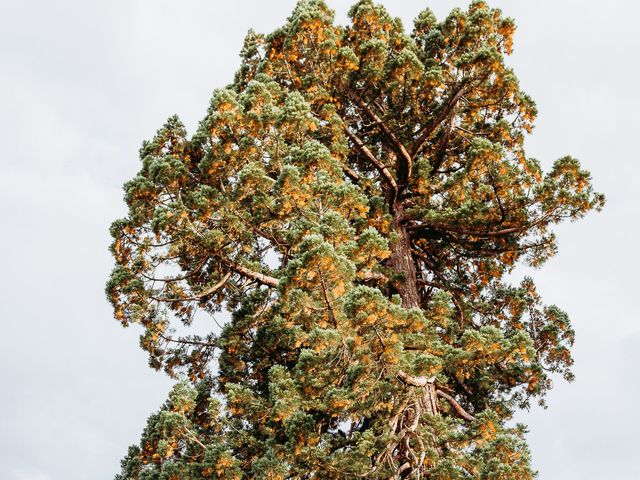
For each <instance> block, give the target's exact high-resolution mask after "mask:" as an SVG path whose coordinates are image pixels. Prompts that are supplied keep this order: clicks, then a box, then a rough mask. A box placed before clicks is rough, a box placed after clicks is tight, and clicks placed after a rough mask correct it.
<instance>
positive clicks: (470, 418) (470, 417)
mask: <svg viewBox="0 0 640 480" xmlns="http://www.w3.org/2000/svg"><path fill="white" fill-rule="evenodd" d="M436 394H437V395H438V396H439V397H442V398H444V399H445V400H446V401H447V402H449V403H450V404H451V406H452V407H453V409H454V410H455V411H456V413H457V414H458V415H460V416H461V417H462V418H464V419H465V420H467V421H468V422H473V421H474V420H475V419H476V417H474V416H473V415H471V414H470V413H468V412H467V411H466V410H465V409H464V408H462V406H460V404H459V403H458V402H456V400H455V398H453V397H452V396H451V395H448V394H446V393H444V392H443V391H442V390H436Z"/></svg>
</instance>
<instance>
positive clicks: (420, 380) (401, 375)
mask: <svg viewBox="0 0 640 480" xmlns="http://www.w3.org/2000/svg"><path fill="white" fill-rule="evenodd" d="M396 377H397V378H398V380H400V381H401V382H402V383H404V384H405V385H411V386H412V387H426V386H427V385H428V384H429V383H433V382H435V381H436V377H414V376H412V375H409V374H408V373H405V372H403V371H402V370H400V371H398V373H397V374H396Z"/></svg>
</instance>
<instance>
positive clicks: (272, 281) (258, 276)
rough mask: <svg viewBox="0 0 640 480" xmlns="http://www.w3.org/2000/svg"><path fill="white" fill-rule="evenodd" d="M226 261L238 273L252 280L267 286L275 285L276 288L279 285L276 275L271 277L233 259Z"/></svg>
mask: <svg viewBox="0 0 640 480" xmlns="http://www.w3.org/2000/svg"><path fill="white" fill-rule="evenodd" d="M225 263H226V264H227V265H229V267H230V268H231V269H233V270H234V271H235V272H236V273H238V274H240V275H242V276H244V277H247V278H250V279H251V280H255V281H256V282H258V283H261V284H262V285H265V286H267V287H273V288H276V287H277V286H278V283H279V281H278V279H277V278H275V277H270V276H269V275H265V274H264V273H260V272H254V271H253V270H250V269H248V268H247V267H243V266H242V265H238V264H237V263H235V262H231V261H228V260H227V261H225Z"/></svg>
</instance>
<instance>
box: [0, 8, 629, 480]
mask: <svg viewBox="0 0 640 480" xmlns="http://www.w3.org/2000/svg"><path fill="white" fill-rule="evenodd" d="M294 3H295V2H294V0H286V1H280V0H278V1H264V0H235V1H224V2H222V1H217V0H208V1H204V0H180V1H175V0H174V1H167V0H92V1H87V0H57V1H50V0H0V222H1V223H0V228H1V231H2V235H0V252H1V255H2V256H3V259H2V262H1V265H2V274H1V275H0V322H1V324H0V326H1V328H0V339H1V340H2V343H1V346H0V478H2V479H6V480H85V479H86V480H89V479H91V480H94V479H110V478H112V477H113V475H114V474H115V473H116V472H117V471H118V464H119V459H120V458H121V457H122V456H123V455H124V453H125V452H126V448H127V446H128V445H129V444H130V443H133V442H136V441H137V440H138V438H139V435H140V433H141V431H142V428H143V425H144V423H145V421H146V418H147V416H148V414H149V413H151V412H152V411H154V410H155V409H156V408H157V407H158V406H159V405H160V404H161V403H162V402H163V400H164V398H165V396H166V393H167V391H168V389H169V387H170V384H171V383H170V381H169V380H168V379H167V378H166V377H164V376H163V375H162V374H160V373H157V372H154V371H152V370H151V369H149V368H148V367H147V365H146V356H145V355H144V354H143V352H142V351H141V350H140V349H139V347H138V333H139V332H138V331H137V330H136V329H135V328H130V329H126V330H125V329H122V328H121V327H120V326H119V325H118V323H117V322H116V321H115V320H113V319H112V316H111V310H110V306H109V305H108V304H107V301H106V300H105V296H104V293H103V292H104V283H105V280H106V278H107V276H108V274H109V271H110V269H111V266H112V261H111V258H110V256H109V253H108V251H107V246H108V244H109V241H110V240H109V234H108V227H109V224H110V223H111V221H112V220H114V219H116V218H118V217H120V216H122V215H124V213H125V209H124V204H123V201H122V190H121V185H122V184H123V183H124V182H125V181H126V180H128V179H129V178H131V177H132V176H133V175H134V174H135V173H136V171H137V170H138V167H139V165H138V160H137V150H138V148H139V146H140V143H141V141H142V140H143V139H145V138H150V137H151V136H152V135H153V133H154V132H155V131H156V129H157V128H158V127H160V126H161V125H162V123H163V122H164V120H165V119H166V117H168V116H169V115H171V114H173V113H177V114H179V115H180V116H181V118H182V119H183V120H184V121H185V123H186V125H187V127H188V128H189V130H190V132H193V131H194V128H195V126H196V124H197V122H198V121H199V120H200V119H201V118H202V116H203V115H204V113H205V111H206V108H207V105H208V101H209V97H210V95H211V92H212V90H213V89H214V88H216V87H221V86H224V85H225V84H227V83H229V82H230V81H231V80H232V76H233V73H234V71H235V69H236V68H237V66H238V61H239V60H238V52H239V50H240V48H241V45H242V39H243V37H244V34H245V33H246V31H247V30H248V29H249V28H250V27H253V28H255V29H256V30H258V31H261V32H269V31H271V30H273V29H274V28H276V27H277V26H279V25H281V24H282V22H283V21H284V19H285V18H286V17H287V16H288V14H289V13H290V11H291V10H292V8H293V5H294ZM328 3H329V4H330V5H331V6H332V7H333V8H335V10H336V12H337V18H338V20H339V21H340V22H344V21H345V19H346V11H347V8H348V5H349V4H350V2H347V1H343V0H339V1H338V0H329V1H328ZM385 3H386V5H387V7H388V9H389V10H390V11H391V13H392V14H394V15H396V16H400V17H402V18H403V19H404V20H405V24H409V22H410V21H411V20H412V19H413V17H414V16H415V14H417V13H418V12H419V11H420V10H421V9H422V8H424V7H427V6H429V7H431V8H432V9H433V10H434V11H435V12H436V14H437V15H438V17H439V18H443V17H444V16H445V15H446V13H447V12H448V11H450V10H451V9H452V8H453V7H455V6H464V5H465V2H462V1H458V0H455V1H454V0H446V1H445V0H437V1H436V0H402V1H399V0H386V2H385ZM490 3H491V4H492V5H495V6H500V7H501V8H503V10H504V11H505V12H506V13H507V14H508V15H510V16H512V17H514V18H515V19H516V22H517V25H518V31H517V34H516V43H515V52H514V54H513V56H512V57H511V60H510V62H511V64H512V65H513V66H514V67H515V69H516V73H517V74H518V76H519V78H520V81H521V84H522V86H523V88H524V89H525V90H526V91H527V92H528V93H529V94H531V95H532V96H533V98H534V99H535V100H536V101H537V103H538V107H539V110H540V116H539V119H538V122H537V128H536V130H535V131H534V134H533V135H532V137H531V138H530V139H529V140H528V153H529V154H530V155H531V156H534V157H536V158H539V159H540V160H542V162H543V164H544V165H547V166H548V165H549V164H550V163H551V162H552V161H553V160H555V159H556V158H558V157H561V156H563V155H565V154H568V153H569V154H572V155H574V156H576V157H578V158H580V159H581V161H582V162H583V165H584V166H585V167H586V168H588V169H589V170H591V172H592V173H593V178H594V182H595V185H596V187H597V188H598V189H599V190H600V191H603V192H604V193H605V194H606V195H607V198H608V204H607V206H606V209H605V211H604V212H602V213H600V214H592V215H590V216H589V217H588V218H587V219H586V220H583V221H581V222H579V223H576V224H569V225H565V226H562V227H561V228H559V229H558V236H559V240H560V253H559V255H558V256H557V257H556V258H555V259H553V260H551V261H550V262H549V263H548V264H547V265H546V266H545V267H544V268H543V269H542V270H540V271H535V272H533V276H534V277H535V279H536V280H537V281H538V284H539V288H540V290H541V291H542V293H543V296H544V298H545V300H546V301H547V302H549V303H557V304H558V305H559V306H561V307H562V308H564V309H566V310H568V312H569V313H570V314H571V316H572V318H573V322H574V326H575V328H576V331H577V344H576V347H575V358H576V368H575V371H576V375H577V380H576V381H575V382H574V383H572V384H565V383H563V382H561V381H559V382H557V386H556V388H555V389H554V390H553V391H552V393H551V394H550V395H549V398H548V400H549V408H548V409H547V410H541V409H537V408H536V409H533V410H532V411H530V412H526V413H524V414H522V415H521V416H520V419H521V420H523V421H525V422H527V423H528V424H529V426H530V430H531V432H530V434H529V439H530V443H531V447H532V450H533V460H534V465H535V467H536V468H537V469H538V470H539V471H540V478H541V479H542V480H560V479H562V480H574V479H576V480H578V479H589V480H599V479H602V480H605V479H606V480H609V479H616V480H618V479H620V480H626V479H630V480H632V479H637V478H640V463H639V462H638V458H639V457H638V455H639V454H638V450H639V447H640V442H639V441H638V433H637V432H638V429H639V428H640V410H639V409H638V408H637V402H638V399H639V398H640V374H639V373H638V372H639V369H638V364H639V363H640V324H639V322H638V313H637V311H638V310H637V307H636V303H637V301H638V297H639V294H640V290H639V288H638V287H639V282H638V267H640V261H639V253H638V252H639V250H640V249H639V248H638V246H637V244H638V234H639V233H640V222H639V216H638V213H639V210H640V208H639V202H638V189H637V187H638V185H639V184H640V163H639V161H638V149H637V147H636V144H637V141H638V138H640V133H639V132H640V122H639V120H638V111H640V88H639V85H638V83H639V80H638V78H639V74H640V54H639V52H640V48H639V47H640V36H639V35H638V33H637V22H638V17H639V14H640V2H635V1H633V0H626V1H624V0H609V1H608V2H599V1H595V0H554V1H552V0H537V1H525V0H502V1H498V0H494V1H492V2H490Z"/></svg>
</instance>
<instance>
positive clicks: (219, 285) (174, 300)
mask: <svg viewBox="0 0 640 480" xmlns="http://www.w3.org/2000/svg"><path fill="white" fill-rule="evenodd" d="M230 276H231V272H227V274H226V275H225V276H224V277H222V280H220V281H219V282H218V283H216V284H215V285H213V286H212V287H211V288H208V289H207V290H205V291H204V292H200V293H198V294H197V295H192V296H190V297H183V298H168V297H151V298H153V299H154V300H156V301H158V302H168V303H177V302H188V301H190V300H200V299H202V298H204V297H208V296H209V295H211V294H212V293H216V292H217V291H218V290H220V289H221V288H222V287H223V286H224V284H225V283H227V280H229V277H230Z"/></svg>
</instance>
